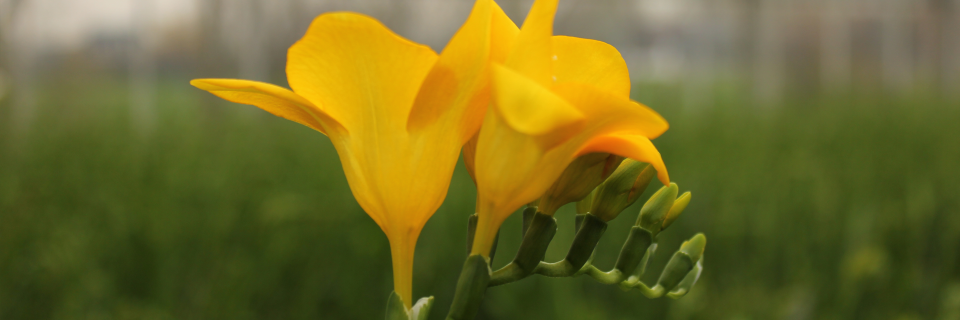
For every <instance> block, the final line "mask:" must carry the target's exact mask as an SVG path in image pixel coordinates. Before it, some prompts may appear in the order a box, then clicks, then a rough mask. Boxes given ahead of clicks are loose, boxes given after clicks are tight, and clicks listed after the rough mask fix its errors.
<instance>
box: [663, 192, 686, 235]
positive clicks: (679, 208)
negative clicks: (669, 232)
mask: <svg viewBox="0 0 960 320" xmlns="http://www.w3.org/2000/svg"><path fill="white" fill-rule="evenodd" d="M687 204H690V191H687V192H684V193H683V194H681V195H680V196H679V197H677V200H674V201H673V206H670V211H669V212H667V217H666V218H664V219H663V226H662V227H660V230H661V231H663V230H664V229H667V227H669V226H670V224H672V223H673V221H675V220H677V218H678V217H680V214H681V213H683V209H686V208H687Z"/></svg>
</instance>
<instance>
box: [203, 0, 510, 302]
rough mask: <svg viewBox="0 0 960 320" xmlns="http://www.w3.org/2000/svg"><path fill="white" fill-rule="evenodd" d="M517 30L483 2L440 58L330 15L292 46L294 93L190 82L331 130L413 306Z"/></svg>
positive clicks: (357, 21)
mask: <svg viewBox="0 0 960 320" xmlns="http://www.w3.org/2000/svg"><path fill="white" fill-rule="evenodd" d="M511 28H512V29H511ZM516 32H518V31H517V30H516V26H514V25H513V23H512V22H509V18H507V16H506V15H505V14H504V13H503V11H502V10H501V9H500V8H499V7H498V6H497V5H496V4H495V3H494V2H493V1H492V0H479V1H477V2H476V4H475V6H474V8H473V11H472V12H471V14H470V16H469V17H468V19H467V21H466V22H465V23H464V25H463V26H462V27H461V28H460V30H459V31H458V32H457V33H456V35H455V36H454V37H453V38H452V39H451V40H450V42H449V43H448V45H447V47H446V48H445V49H444V50H443V52H442V53H441V54H440V55H439V56H438V55H437V54H436V53H434V52H433V50H431V49H430V48H429V47H426V46H423V45H420V44H416V43H414V42H411V41H409V40H407V39H404V38H402V37H400V36H399V35H397V34H394V33H393V32H391V31H390V30H389V29H388V28H386V27H385V26H383V25H382V24H381V23H380V22H378V21H377V20H375V19H373V18H371V17H368V16H365V15H361V14H357V13H349V12H336V13H327V14H323V15H320V16H319V17H317V18H316V19H315V20H314V21H313V23H312V24H311V25H310V28H309V29H308V30H307V33H306V35H305V36H304V37H303V38H302V39H300V41H298V42H297V43H296V44H294V45H293V46H292V47H290V50H289V52H288V56H287V80H288V82H289V83H290V87H291V88H293V90H292V91H291V90H287V89H285V88H282V87H278V86H275V85H271V84H267V83H262V82H256V81H248V80H234V79H197V80H193V81H191V84H193V85H194V86H196V87H198V88H200V89H203V90H207V91H210V92H211V93H213V94H215V95H217V96H219V97H221V98H224V99H226V100H229V101H232V102H237V103H243V104H252V105H255V106H257V107H260V108H261V109H264V110H266V111H268V112H270V113H273V114H275V115H277V116H280V117H283V118H286V119H289V120H292V121H295V122H298V123H300V124H303V125H306V126H308V127H310V128H313V129H314V130H317V131H320V132H322V133H324V134H326V135H327V136H329V137H330V140H331V141H332V142H333V145H334V147H335V148H336V149H337V153H338V154H339V156H340V162H341V164H342V165H343V171H344V173H345V174H346V177H347V181H348V183H349V184H350V189H351V191H353V195H354V197H356V199H357V202H358V203H359V204H360V206H361V207H363V209H364V210H365V211H366V212H367V214H369V215H370V217H371V218H373V220H374V221H376V223H377V224H378V225H379V226H380V228H381V229H382V230H383V232H384V233H386V235H387V238H388V240H389V242H390V250H391V255H392V258H393V279H394V290H395V291H396V292H397V294H398V295H399V296H400V298H401V299H402V300H403V302H404V304H405V305H406V307H407V308H408V309H409V308H410V306H411V303H412V300H413V299H412V269H413V252H414V247H415V246H416V242H417V238H418V236H419V235H420V231H421V229H422V228H423V225H424V224H425V223H426V221H427V219H429V218H430V216H431V215H433V213H434V212H435V211H436V210H437V208H438V207H439V206H440V204H441V202H443V199H444V197H445V196H446V193H447V189H448V187H449V184H450V178H451V175H452V174H453V168H454V166H455V165H456V162H457V158H458V157H459V153H460V148H461V146H462V145H463V144H464V143H465V142H466V141H467V140H468V139H469V138H470V137H471V136H473V135H474V133H475V132H476V131H477V130H478V128H479V126H480V124H481V122H482V119H483V115H484V113H485V112H486V107H487V105H488V103H489V99H490V98H489V96H490V94H489V92H490V85H489V83H490V82H489V63H488V60H490V59H493V60H496V61H503V60H504V59H505V57H506V54H507V53H506V50H507V48H509V46H506V47H504V46H501V45H499V44H500V43H505V44H507V45H509V44H510V43H512V38H511V37H512V36H515V33H516ZM331 214H334V213H331Z"/></svg>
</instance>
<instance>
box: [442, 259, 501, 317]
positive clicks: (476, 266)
mask: <svg viewBox="0 0 960 320" xmlns="http://www.w3.org/2000/svg"><path fill="white" fill-rule="evenodd" d="M489 283H490V262H489V261H487V259H486V258H484V257H483V256H481V255H479V254H475V255H471V256H469V257H467V260H466V261H464V262H463V270H461V271H460V278H459V279H457V291H456V292H455V293H454V295H453V303H452V304H451V305H450V312H449V313H448V314H447V319H453V320H468V319H473V317H474V316H476V315H477V311H478V310H480V302H481V301H483V294H484V292H486V291H487V284H489Z"/></svg>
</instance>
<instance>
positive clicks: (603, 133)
mask: <svg viewBox="0 0 960 320" xmlns="http://www.w3.org/2000/svg"><path fill="white" fill-rule="evenodd" d="M556 8H557V0H537V1H536V2H535V3H534V5H533V8H532V9H531V10H530V13H529V14H528V15H527V18H526V20H525V21H524V23H523V27H522V28H521V29H520V34H519V35H518V36H517V39H516V42H515V44H514V46H513V48H512V49H511V51H510V54H509V55H508V56H507V59H506V62H505V63H504V64H502V65H501V64H496V63H495V62H494V66H493V67H492V83H493V85H492V87H493V89H492V91H493V95H492V96H493V98H492V109H491V112H489V113H488V114H487V116H486V118H485V119H484V123H483V126H482V127H481V129H480V132H479V134H478V137H477V145H476V151H475V159H474V161H473V166H474V176H475V179H476V183H477V193H478V215H479V220H478V224H477V233H476V235H475V238H474V242H473V248H472V250H471V251H472V253H473V254H481V255H484V256H487V255H488V254H489V251H490V246H491V245H492V243H493V237H494V236H495V235H496V233H497V230H498V229H499V227H500V224H501V223H503V220H504V219H506V218H507V216H509V215H510V214H511V213H512V212H513V211H514V210H516V209H517V208H519V207H520V206H522V205H524V204H526V203H529V202H531V201H533V200H536V199H537V198H539V197H540V196H541V195H543V193H544V192H545V191H546V190H547V189H548V188H549V187H550V185H551V184H552V183H553V182H554V181H556V179H557V177H559V176H560V174H561V173H562V172H563V170H564V169H565V168H566V167H567V165H569V164H570V163H571V162H572V161H573V160H574V159H575V158H576V157H578V156H580V155H584V154H588V153H592V152H606V153H612V154H616V155H620V156H624V157H628V158H632V159H635V160H638V161H642V162H647V163H650V164H652V165H653V166H654V168H656V169H657V173H658V177H659V179H660V181H661V182H663V183H665V184H668V183H669V181H670V179H669V177H668V176H667V170H666V167H665V166H664V164H663V160H662V159H661V157H660V153H659V152H658V151H657V149H656V148H655V147H654V146H653V144H652V143H651V142H650V139H653V138H656V137H657V136H659V135H660V134H662V133H663V132H664V131H666V130H667V127H668V125H667V122H666V121H665V120H664V119H663V118H662V117H660V115H659V114H657V113H656V112H654V111H653V110H650V109H649V108H647V107H646V106H643V105H641V104H639V103H637V102H634V101H631V100H630V98H629V93H630V78H629V75H628V72H627V67H626V64H625V63H624V61H623V58H622V57H621V56H620V53H619V52H618V51H617V50H616V49H615V48H613V47H612V46H610V45H608V44H606V43H603V42H600V41H595V40H587V39H580V38H573V37H563V36H553V17H554V14H555V13H556Z"/></svg>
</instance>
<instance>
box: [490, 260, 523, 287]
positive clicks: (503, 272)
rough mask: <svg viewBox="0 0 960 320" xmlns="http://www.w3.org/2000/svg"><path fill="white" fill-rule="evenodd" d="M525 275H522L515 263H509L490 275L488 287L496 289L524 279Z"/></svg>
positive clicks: (521, 270)
mask: <svg viewBox="0 0 960 320" xmlns="http://www.w3.org/2000/svg"><path fill="white" fill-rule="evenodd" d="M526 277H527V275H526V274H524V272H523V269H521V268H520V266H519V265H517V264H516V263H513V262H510V264H508V265H505V266H503V268H500V269H498V270H497V271H494V272H493V274H491V275H490V283H489V286H490V287H496V286H499V285H501V284H507V283H511V282H514V281H518V280H520V279H523V278H526Z"/></svg>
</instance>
